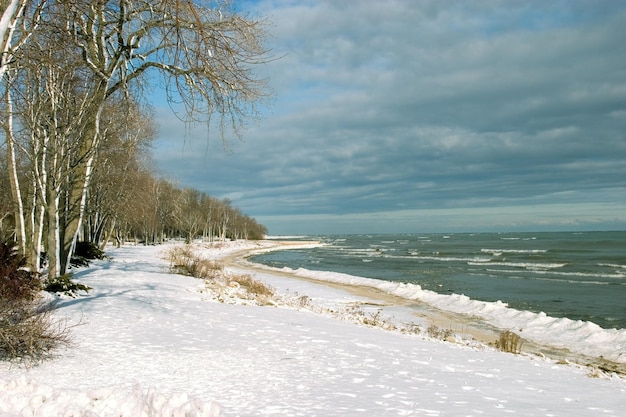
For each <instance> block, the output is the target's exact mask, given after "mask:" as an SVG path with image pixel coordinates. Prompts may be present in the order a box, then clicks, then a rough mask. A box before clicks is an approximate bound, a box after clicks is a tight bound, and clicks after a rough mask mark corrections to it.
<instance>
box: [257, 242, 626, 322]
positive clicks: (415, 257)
mask: <svg viewBox="0 0 626 417" xmlns="http://www.w3.org/2000/svg"><path fill="white" fill-rule="evenodd" d="M303 239H304V240H311V239H315V240H321V241H322V242H324V243H327V246H323V247H319V248H312V249H295V250H286V251H279V252H270V253H265V254H262V255H258V256H255V257H253V258H251V260H252V261H254V262H258V263H262V264H266V265H269V266H273V267H279V268H282V267H289V268H292V269H297V268H305V269H309V270H315V271H334V272H341V273H345V274H350V275H354V276H360V277H367V278H374V279H380V280H386V281H399V282H405V283H411V284H417V285H420V286H421V287H422V288H423V289H427V290H431V291H435V292H437V293H441V294H464V295H466V296H468V297H470V298H472V299H475V300H482V301H498V300H500V301H502V302H505V303H507V304H508V305H509V306H510V307H512V308H515V309H517V310H528V311H532V312H536V313H538V312H544V313H546V314H547V315H548V316H552V317H567V318H570V319H573V320H584V321H591V322H594V323H596V324H598V325H600V326H601V327H604V328H607V329H610V328H618V329H624V328H626V232H582V233H570V232H567V233H566V232H559V233H547V232H543V233H506V234H503V233H472V234H469V233H468V234H393V235H346V236H339V235H335V236H307V237H305V238H303ZM290 240H293V239H290Z"/></svg>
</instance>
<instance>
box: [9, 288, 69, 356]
mask: <svg viewBox="0 0 626 417" xmlns="http://www.w3.org/2000/svg"><path fill="white" fill-rule="evenodd" d="M69 344H70V327H69V326H68V325H67V323H66V321H64V320H58V319H55V317H54V316H53V314H52V308H51V307H50V306H49V305H43V304H41V303H40V302H36V301H28V302H11V301H6V300H2V301H0V359H2V360H9V361H24V362H40V361H42V360H45V359H47V358H49V357H51V356H52V352H53V350H54V349H56V348H58V347H60V346H67V345H69Z"/></svg>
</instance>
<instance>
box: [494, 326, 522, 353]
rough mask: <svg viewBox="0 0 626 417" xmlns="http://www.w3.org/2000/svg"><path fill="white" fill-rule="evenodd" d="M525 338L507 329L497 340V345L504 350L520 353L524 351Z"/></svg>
mask: <svg viewBox="0 0 626 417" xmlns="http://www.w3.org/2000/svg"><path fill="white" fill-rule="evenodd" d="M522 344H523V339H522V338H521V337H519V335H517V334H515V333H513V332H511V331H509V330H506V331H504V332H502V333H500V338H499V339H498V340H497V341H496V347H497V348H498V349H500V350H501V351H503V352H509V353H520V352H521V351H522Z"/></svg>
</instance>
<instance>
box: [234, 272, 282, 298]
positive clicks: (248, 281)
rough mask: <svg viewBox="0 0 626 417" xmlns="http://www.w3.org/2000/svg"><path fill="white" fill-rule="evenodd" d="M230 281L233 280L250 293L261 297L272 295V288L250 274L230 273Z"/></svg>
mask: <svg viewBox="0 0 626 417" xmlns="http://www.w3.org/2000/svg"><path fill="white" fill-rule="evenodd" d="M228 279H229V280H230V281H234V282H236V283H237V284H239V285H240V286H241V287H243V288H245V290H246V291H248V293H250V294H254V295H256V296H261V297H273V296H274V289H273V288H272V287H270V286H269V285H267V284H265V283H264V282H261V281H258V280H256V279H254V278H252V277H251V276H250V275H232V276H230V277H229V278H228Z"/></svg>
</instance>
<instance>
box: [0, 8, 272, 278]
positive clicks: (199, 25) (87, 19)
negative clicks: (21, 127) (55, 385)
mask: <svg viewBox="0 0 626 417" xmlns="http://www.w3.org/2000/svg"><path fill="white" fill-rule="evenodd" d="M10 3H11V4H14V3H13V1H11V2H10ZM17 4H18V5H19V4H20V3H17ZM7 10H8V9H7ZM3 17H4V15H3ZM38 17H39V18H40V19H41V21H42V24H41V26H42V27H45V31H42V37H41V38H39V40H38V43H37V44H36V45H34V46H33V48H32V49H31V50H30V55H28V54H24V55H23V57H22V58H21V59H31V60H33V61H34V62H37V60H38V59H40V58H41V55H42V53H43V55H45V54H46V53H48V52H49V51H52V50H53V48H54V47H58V46H60V45H64V47H63V48H62V51H63V53H64V54H67V55H68V56H65V57H63V59H62V61H63V62H71V63H72V65H75V67H74V74H75V75H76V78H74V79H73V84H72V86H71V88H70V89H69V90H65V91H63V89H64V88H66V87H67V86H68V85H69V84H61V85H55V86H52V85H46V86H43V87H42V88H40V89H37V90H36V91H37V94H41V93H42V92H43V93H44V94H48V93H50V94H51V93H52V92H54V93H55V94H56V95H54V97H52V96H51V97H49V100H48V101H45V100H42V101H41V102H42V103H48V104H50V111H51V113H50V114H48V116H49V119H44V120H47V121H46V122H45V123H44V122H41V121H40V125H37V120H36V119H32V120H31V121H32V122H33V125H32V126H30V129H31V131H32V132H38V136H37V138H36V139H38V140H43V141H44V142H39V143H38V146H39V148H38V149H47V150H50V149H55V150H56V151H55V152H60V154H46V163H47V164H48V165H47V167H48V168H47V169H51V168H50V167H52V171H50V172H48V171H45V170H40V171H36V166H37V164H34V165H33V177H34V178H35V177H36V178H35V181H37V183H38V184H39V185H38V186H39V187H40V188H39V191H40V197H41V200H42V201H45V204H46V207H47V210H46V213H47V218H48V224H47V231H48V238H47V242H48V251H49V253H52V252H54V253H55V254H56V255H53V256H55V257H56V258H55V265H54V266H53V267H52V269H51V274H57V273H58V274H62V273H64V272H65V270H66V268H67V267H68V265H69V260H70V256H71V253H72V250H73V246H74V245H75V243H76V240H77V238H78V235H79V232H80V230H81V223H82V221H83V215H84V212H85V204H86V199H87V192H88V189H89V183H90V179H91V176H92V172H93V168H94V164H95V163H97V160H96V157H97V149H98V147H99V146H100V144H101V142H102V140H103V137H104V135H103V127H102V125H101V121H102V112H103V109H104V108H105V105H106V103H107V102H108V101H109V100H111V99H112V98H113V97H119V96H120V94H122V95H125V96H126V97H130V96H131V95H133V94H135V95H136V94H141V93H142V92H143V91H144V90H143V86H144V85H145V84H144V83H146V82H148V81H149V80H148V79H147V77H149V76H150V77H153V78H152V80H154V79H155V78H154V77H161V79H162V80H163V82H164V84H165V92H166V94H167V97H168V99H169V100H171V101H177V102H180V103H182V105H183V111H182V114H181V115H180V116H181V117H184V118H186V119H188V120H202V119H204V120H207V119H209V118H210V117H211V116H212V115H217V116H218V117H217V120H218V123H219V125H220V128H221V130H220V131H221V132H222V133H223V132H224V131H225V129H226V128H227V127H230V128H232V130H233V132H235V134H238V133H239V128H240V127H241V126H242V124H243V122H244V120H245V119H246V118H247V117H249V116H251V115H254V105H255V103H256V102H257V101H258V100H259V99H260V98H262V97H263V91H264V89H263V88H264V82H263V80H260V79H258V78H256V77H255V76H254V73H253V68H254V66H255V65H258V64H261V63H263V62H264V60H265V59H266V54H267V51H266V50H265V49H264V48H263V45H262V41H263V31H262V23H263V22H261V21H258V20H254V19H251V18H247V17H245V16H242V15H240V14H237V13H235V12H234V11H233V9H232V8H230V6H229V4H228V3H227V2H220V1H191V0H182V1H181V0H158V1H150V0H98V1H87V0H56V1H53V0H49V7H48V9H47V11H46V13H42V14H40V15H38ZM46 36H47V38H46ZM46 40H47V43H46ZM36 47H37V48H41V51H43V52H41V51H40V52H37V51H36V50H35V49H36ZM49 69H54V67H53V66H50V68H49ZM19 70H22V71H29V69H28V66H27V65H24V66H21V67H20V68H19ZM51 74H52V73H46V77H44V78H42V80H43V82H44V83H54V82H56V81H62V80H67V79H66V78H63V77H60V78H56V79H55V78H54V77H52V76H51ZM57 93H58V94H57ZM76 93H78V94H77V97H79V99H78V104H79V105H77V106H73V107H70V106H61V105H53V104H52V103H53V101H54V100H53V98H55V99H59V100H67V99H69V97H71V96H72V95H74V94H76ZM7 97H9V100H8V101H7V106H8V105H9V104H12V101H11V100H10V97H11V96H10V95H7ZM27 102H28V100H25V101H24V103H27ZM59 108H60V109H68V108H73V109H74V111H75V113H74V114H73V116H72V118H71V119H68V120H71V123H69V122H68V123H69V124H70V125H72V128H71V129H68V124H65V123H58V120H55V118H56V117H57V115H56V114H55V113H54V112H55V111H58V109H59ZM50 138H54V142H52V141H51V139H50ZM223 138H225V136H223ZM34 142H37V140H34ZM52 143H54V144H56V145H58V146H55V147H52V146H51V144H52ZM31 150H32V151H33V153H32V155H31V156H33V155H36V152H35V150H34V148H31ZM31 159H32V160H33V161H34V160H35V159H34V158H31ZM38 163H39V164H40V166H43V165H41V160H38ZM57 163H58V164H57ZM50 164H52V165H50ZM56 168H58V170H56V171H55V169H56ZM65 168H68V170H67V171H65V174H66V175H65V176H64V174H63V171H62V169H65ZM59 175H61V176H62V177H63V179H62V180H59ZM43 176H45V178H46V180H45V181H44V180H43ZM57 180H58V181H57ZM61 186H62V188H63V190H62V189H61V188H60V187H61ZM12 189H13V190H19V186H18V184H17V183H16V184H15V185H13V184H12ZM61 192H64V193H65V194H63V198H62V199H60V198H59V196H60V195H61V194H60V193H61ZM14 199H16V200H17V201H23V200H24V196H20V195H14ZM55 212H56V214H54V213H55ZM57 262H58V264H57Z"/></svg>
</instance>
